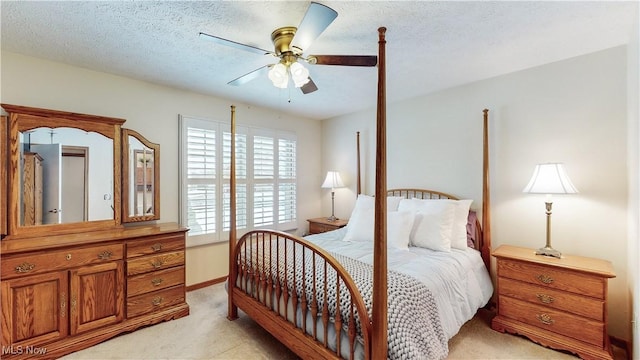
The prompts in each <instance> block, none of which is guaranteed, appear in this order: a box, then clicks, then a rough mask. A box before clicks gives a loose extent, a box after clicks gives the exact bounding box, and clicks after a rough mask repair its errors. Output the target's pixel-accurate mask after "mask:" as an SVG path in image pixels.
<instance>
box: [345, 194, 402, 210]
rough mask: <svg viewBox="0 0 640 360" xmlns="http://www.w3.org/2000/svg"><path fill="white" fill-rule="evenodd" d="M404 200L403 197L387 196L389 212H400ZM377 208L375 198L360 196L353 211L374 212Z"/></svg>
mask: <svg viewBox="0 0 640 360" xmlns="http://www.w3.org/2000/svg"><path fill="white" fill-rule="evenodd" d="M402 199H403V198H402V197H401V196H387V212H392V211H398V204H400V201H401V200H402ZM375 206H376V200H375V197H373V196H370V195H363V194H360V195H358V198H357V199H356V205H355V206H354V207H353V211H356V210H367V209H371V210H373V209H374V208H375Z"/></svg>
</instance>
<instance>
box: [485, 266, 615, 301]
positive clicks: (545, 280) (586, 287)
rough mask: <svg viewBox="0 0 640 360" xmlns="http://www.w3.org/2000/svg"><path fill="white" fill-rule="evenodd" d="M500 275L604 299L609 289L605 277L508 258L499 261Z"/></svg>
mask: <svg viewBox="0 0 640 360" xmlns="http://www.w3.org/2000/svg"><path fill="white" fill-rule="evenodd" d="M498 276H500V277H506V278H510V279H515V280H520V281H525V282H528V283H530V284H535V285H539V286H544V287H549V288H553V289H558V290H562V291H569V292H572V293H574V294H579V295H585V296H591V297H594V298H598V299H603V300H604V298H605V293H606V289H607V282H606V279H603V278H599V277H594V276H590V275H587V274H582V273H579V272H574V271H568V270H561V269H558V268H552V267H550V266H542V265H536V264H531V263H526V262H522V261H514V260H506V259H503V260H501V261H499V262H498Z"/></svg>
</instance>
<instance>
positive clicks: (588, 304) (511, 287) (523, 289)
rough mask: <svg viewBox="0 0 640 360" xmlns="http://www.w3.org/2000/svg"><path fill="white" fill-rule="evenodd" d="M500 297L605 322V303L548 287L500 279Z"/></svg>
mask: <svg viewBox="0 0 640 360" xmlns="http://www.w3.org/2000/svg"><path fill="white" fill-rule="evenodd" d="M498 289H499V293H500V295H505V296H509V297H512V298H516V299H519V300H524V301H528V302H531V303H534V304H538V305H541V306H546V307H549V308H553V309H557V310H561V311H566V312H570V313H573V314H576V315H580V316H584V317H587V318H590V319H593V320H597V321H604V313H605V309H604V301H603V300H597V299H593V298H589V297H585V296H580V295H575V294H572V293H567V292H562V291H558V290H554V289H550V288H548V287H543V286H537V285H531V284H529V283H525V282H521V281H515V280H511V279H507V278H503V277H499V278H498Z"/></svg>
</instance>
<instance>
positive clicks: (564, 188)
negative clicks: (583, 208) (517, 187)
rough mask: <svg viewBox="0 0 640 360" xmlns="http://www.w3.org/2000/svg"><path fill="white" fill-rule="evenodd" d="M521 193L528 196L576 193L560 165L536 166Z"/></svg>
mask: <svg viewBox="0 0 640 360" xmlns="http://www.w3.org/2000/svg"><path fill="white" fill-rule="evenodd" d="M522 192H525V193H530V194H575V193H577V192H578V189H576V187H575V186H573V184H572V183H571V179H569V176H568V175H567V173H566V171H565V170H564V166H563V165H562V164H561V163H549V164H538V165H536V168H535V169H534V170H533V175H532V176H531V180H529V184H527V186H526V187H525V188H524V190H522Z"/></svg>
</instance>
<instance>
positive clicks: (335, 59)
mask: <svg viewBox="0 0 640 360" xmlns="http://www.w3.org/2000/svg"><path fill="white" fill-rule="evenodd" d="M307 61H308V62H309V64H317V65H341V66H376V65H377V64H378V57H377V56H374V55H310V56H309V57H308V58H307Z"/></svg>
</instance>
